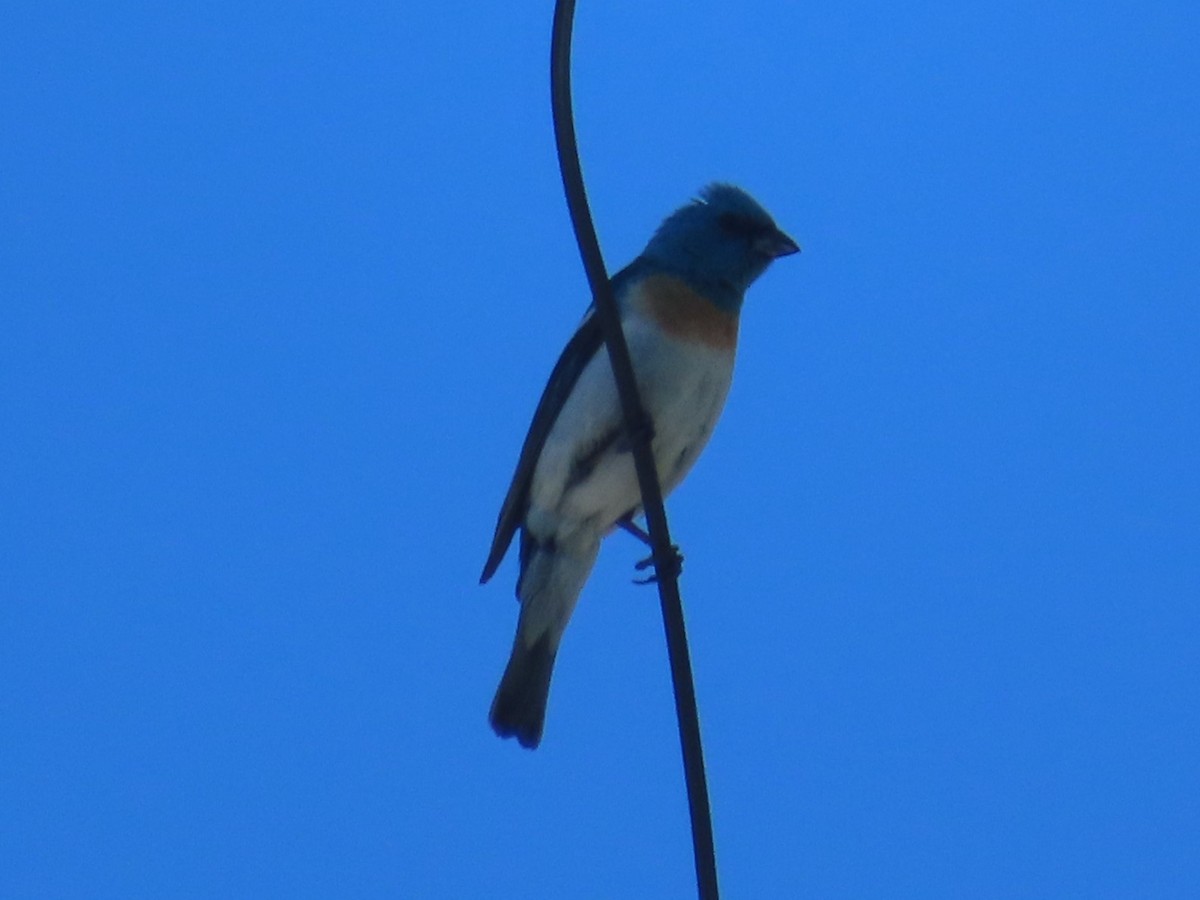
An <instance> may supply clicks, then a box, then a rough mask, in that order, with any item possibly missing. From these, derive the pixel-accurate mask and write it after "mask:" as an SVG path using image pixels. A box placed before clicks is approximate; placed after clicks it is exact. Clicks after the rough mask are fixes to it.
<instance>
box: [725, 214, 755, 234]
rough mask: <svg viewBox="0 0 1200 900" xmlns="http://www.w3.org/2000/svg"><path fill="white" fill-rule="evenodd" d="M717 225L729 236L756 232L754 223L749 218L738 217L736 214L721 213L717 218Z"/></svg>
mask: <svg viewBox="0 0 1200 900" xmlns="http://www.w3.org/2000/svg"><path fill="white" fill-rule="evenodd" d="M717 224H718V225H720V226H721V228H722V229H723V230H724V231H727V232H729V233H730V234H740V235H748V234H752V233H754V232H755V231H756V230H757V225H756V223H755V222H754V221H753V220H752V219H750V217H749V216H740V215H738V214H737V213H730V212H727V213H721V215H720V216H718V217H717Z"/></svg>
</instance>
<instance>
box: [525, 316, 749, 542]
mask: <svg viewBox="0 0 1200 900" xmlns="http://www.w3.org/2000/svg"><path fill="white" fill-rule="evenodd" d="M625 336H626V339H627V340H628V342H629V351H630V356H631V357H632V358H633V362H634V371H635V372H636V374H637V378H638V386H639V388H640V389H641V396H642V403H643V405H644V406H645V408H646V411H647V413H648V414H649V416H650V419H651V422H652V423H653V426H654V440H653V442H652V444H651V446H652V449H653V452H654V459H655V463H656V464H657V466H658V474H659V479H660V480H661V482H662V487H663V493H664V495H665V494H667V493H669V492H670V491H671V490H672V489H673V488H675V486H676V485H678V484H679V483H680V481H682V480H683V477H684V476H685V475H686V474H687V472H688V470H689V469H691V467H692V465H693V463H695V461H696V458H697V457H698V456H699V455H700V451H701V450H702V449H703V448H704V445H705V444H706V443H708V439H709V437H710V436H711V435H712V430H713V426H714V425H715V424H716V421H717V418H718V417H719V416H720V414H721V409H722V407H723V406H724V405H725V398H726V396H727V395H728V393H729V386H730V383H731V381H732V378H733V357H734V355H733V352H732V351H731V350H717V349H713V348H711V347H706V346H704V345H701V344H697V343H692V342H686V343H685V342H682V341H678V340H675V339H672V338H669V337H664V336H663V335H662V333H661V332H659V331H657V330H655V329H651V328H647V327H645V326H644V325H643V324H642V323H641V321H640V320H639V319H637V318H636V317H634V318H632V319H627V320H626V322H625ZM621 423H622V419H621V409H620V403H619V400H618V398H617V391H616V384H615V382H614V381H613V377H612V368H611V366H610V364H609V360H608V353H607V352H605V351H604V350H603V349H602V350H601V351H600V352H599V353H597V354H596V356H595V358H594V359H593V360H592V361H591V362H590V363H589V364H588V366H587V367H586V368H585V369H584V370H583V372H582V373H581V374H580V377H579V381H578V383H577V384H576V386H575V390H574V391H573V392H572V394H571V397H570V399H569V400H568V401H567V403H566V404H565V406H564V407H563V410H562V412H561V413H560V414H559V417H558V420H557V421H556V423H555V425H554V428H553V429H552V430H551V432H550V435H549V436H548V438H547V440H546V445H545V447H544V448H543V450H542V455H541V458H540V459H539V461H538V466H537V470H536V472H535V473H534V477H533V484H532V485H531V491H530V510H529V514H528V516H527V517H526V522H527V524H528V525H529V527H530V528H532V529H533V531H534V533H535V534H538V535H539V536H541V537H551V536H554V537H556V538H557V539H559V540H569V539H570V538H571V537H572V536H575V535H577V536H578V537H580V538H583V539H594V538H595V537H597V536H599V535H602V534H603V533H605V532H606V531H608V530H609V529H610V528H611V527H612V526H613V524H614V523H615V522H616V521H617V519H618V518H620V517H621V516H623V515H625V514H626V513H629V512H630V511H631V510H635V509H637V508H639V507H640V506H641V493H640V491H639V489H638V483H637V475H636V473H635V471H634V466H633V457H632V454H630V453H629V452H628V445H627V443H626V441H625V438H624V433H623V431H619V433H617V432H618V430H620V429H622V424H621ZM605 442H607V443H605ZM593 448H599V449H597V450H596V452H595V453H592V452H591V451H592V450H593ZM581 460H583V461H585V462H587V463H589V465H586V466H583V465H581V464H580V463H581Z"/></svg>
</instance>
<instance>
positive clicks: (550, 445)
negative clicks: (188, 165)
mask: <svg viewBox="0 0 1200 900" xmlns="http://www.w3.org/2000/svg"><path fill="white" fill-rule="evenodd" d="M799 249H800V248H799V247H798V246H797V245H796V242H795V241H793V240H792V239H791V238H790V237H788V236H787V235H786V234H784V233H783V232H782V231H780V230H779V228H778V227H777V226H776V225H775V222H774V221H773V220H772V219H771V217H770V215H768V214H767V212H766V210H764V209H763V208H762V207H761V206H759V205H758V203H756V202H755V201H754V200H753V199H752V198H751V197H750V195H748V194H747V193H745V192H744V191H742V190H741V189H739V188H736V187H733V186H732V185H728V184H714V185H711V186H709V187H707V188H705V190H704V191H702V192H701V194H700V197H699V198H698V199H696V200H695V201H693V202H691V203H689V204H687V205H686V206H684V207H682V208H680V209H678V210H676V211H675V212H674V213H672V214H671V216H670V217H668V218H667V219H666V221H664V222H663V223H662V225H661V226H660V227H659V229H658V231H657V232H655V234H654V236H653V237H652V238H651V239H650V243H648V244H647V245H646V249H645V250H643V251H642V253H641V255H640V256H639V257H638V258H637V259H635V260H634V261H633V262H632V263H630V264H629V265H628V266H626V267H625V268H624V269H622V270H621V271H620V272H618V273H617V274H616V275H615V276H614V277H613V279H612V288H613V295H614V297H615V298H616V301H617V305H618V308H619V311H620V316H621V325H622V328H623V329H624V331H625V339H626V341H627V342H628V344H629V353H630V357H631V359H632V361H633V368H634V372H635V374H636V376H637V382H638V389H639V391H640V393H641V398H642V404H643V406H644V407H645V410H646V413H647V415H648V416H649V419H650V424H651V427H652V435H653V436H652V440H651V448H652V450H653V454H654V460H655V463H656V465H657V467H658V476H659V479H660V480H661V482H662V488H663V494H664V495H666V494H667V493H669V492H670V491H671V490H672V489H673V488H674V487H675V486H676V485H678V484H679V482H680V481H682V480H683V477H684V475H686V474H687V472H688V470H689V469H690V468H691V467H692V464H693V463H694V462H695V461H696V457H697V456H699V454H700V451H701V450H702V449H703V448H704V445H705V444H706V443H707V442H708V438H709V436H710V435H711V434H712V430H713V426H714V425H715V424H716V421H717V417H718V416H719V415H720V414H721V408H722V407H723V406H724V404H725V396H726V394H727V393H728V391H729V385H730V382H731V380H732V377H733V358H734V351H735V348H736V345H737V333H738V314H739V313H740V311H741V308H742V300H743V298H744V296H745V292H746V289H747V288H748V287H749V286H750V284H751V283H752V282H753V281H754V280H755V279H756V278H758V276H759V275H761V274H762V273H763V272H764V271H766V269H767V266H769V265H770V264H771V261H772V260H774V259H776V258H778V257H780V256H787V255H789V254H791V253H796V252H797V251H798V250H799ZM603 346H604V338H603V335H602V334H601V328H600V323H599V322H598V321H597V319H596V316H595V315H594V311H593V310H592V309H589V310H588V312H587V315H585V316H584V319H583V322H582V323H581V324H580V326H579V330H578V331H576V332H575V335H574V337H572V338H571V340H570V341H569V342H568V343H567V346H566V349H565V350H563V353H562V356H561V357H559V360H558V363H557V364H556V365H555V367H554V371H553V372H552V373H551V375H550V381H549V383H548V384H547V385H546V389H545V391H543V393H542V399H541V400H540V401H539V403H538V406H537V411H536V412H535V413H534V416H533V423H532V424H531V425H530V427H529V433H528V435H526V437H525V444H524V446H523V447H522V448H521V456H520V459H519V460H518V461H517V470H516V473H515V474H514V475H513V480H512V484H511V485H510V487H509V489H508V495H507V496H506V497H505V498H504V504H503V505H502V506H501V508H500V517H499V521H497V523H496V534H495V537H493V539H492V548H491V552H490V553H489V554H488V559H487V563H486V564H485V565H484V567H483V575H482V577H481V578H480V582H481V583H483V582H486V581H487V580H488V579H489V578H491V577H492V575H494V574H495V572H496V569H497V567H498V566H499V565H500V561H501V560H502V559H503V558H504V554H505V553H506V552H507V551H508V546H509V544H510V543H511V542H512V539H513V536H514V535H515V534H516V533H517V531H518V530H519V531H520V533H521V539H520V545H519V546H520V564H521V569H520V575H519V576H518V578H517V599H518V600H519V601H520V603H521V613H520V617H519V620H518V622H517V634H516V639H515V640H514V641H513V648H512V655H511V657H510V658H509V661H508V667H507V668H506V669H505V670H504V676H503V678H502V679H501V681H500V687H499V689H498V690H497V691H496V698H495V700H493V701H492V708H491V714H490V716H489V718H490V720H491V723H492V728H493V729H495V731H496V733H497V734H498V735H500V736H501V737H516V739H517V740H518V741H519V742H520V744H521V746H523V747H528V748H533V747H536V746H537V745H538V743H539V742H540V741H541V738H542V726H543V723H544V721H545V716H546V700H547V698H548V696H549V692H550V675H551V672H552V670H553V667H554V657H555V655H556V654H557V652H558V645H559V642H560V641H561V639H562V635H563V631H564V630H565V629H566V627H567V622H568V621H569V620H570V618H571V613H572V611H573V610H574V609H575V603H576V601H577V600H578V599H579V593H580V591H581V590H582V589H583V585H584V582H585V581H586V580H587V577H588V574H589V573H590V572H591V570H592V566H593V565H594V564H595V562H596V556H597V554H598V553H599V551H600V541H601V539H602V538H604V537H605V536H606V535H607V534H608V533H609V532H611V531H612V530H613V529H614V527H615V526H616V525H617V523H618V522H620V521H622V520H625V519H629V518H631V517H633V516H635V515H637V514H638V513H639V512H640V509H641V492H640V489H639V487H638V481H637V476H636V474H635V472H634V467H633V459H632V454H631V453H630V447H629V442H628V440H627V438H626V436H625V428H624V423H623V418H622V412H621V404H620V401H619V399H618V397H617V390H616V383H615V382H614V380H613V375H612V369H611V366H610V363H609V360H608V354H607V353H603V352H601V349H602V348H603Z"/></svg>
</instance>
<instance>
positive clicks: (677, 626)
mask: <svg viewBox="0 0 1200 900" xmlns="http://www.w3.org/2000/svg"><path fill="white" fill-rule="evenodd" d="M574 17H575V0H556V3H555V6H554V30H553V34H552V38H551V43H550V98H551V105H552V109H553V114H554V138H555V142H556V144H557V146H558V163H559V167H560V169H561V170H562V179H563V189H564V190H565V191H566V195H567V208H568V209H569V210H570V213H571V224H572V225H573V226H574V228H575V240H576V241H577V242H578V243H579V253H580V255H581V256H582V257H583V267H584V270H585V271H586V272H587V278H588V282H589V283H590V285H591V288H592V295H593V296H594V297H595V300H596V315H597V316H598V317H599V319H600V324H601V327H602V328H603V329H604V340H605V343H606V344H607V346H608V356H609V360H610V361H611V362H612V368H613V378H614V379H615V380H616V383H617V393H618V395H619V396H620V398H621V408H622V410H623V411H624V415H625V429H626V431H627V432H628V433H629V438H630V443H631V445H632V449H633V461H634V466H635V468H636V470H637V477H638V484H639V486H640V487H641V492H642V508H643V510H644V511H645V515H646V524H647V525H648V526H649V528H650V547H651V550H652V551H653V554H654V569H655V573H656V575H657V579H658V596H659V599H660V600H661V601H662V614H663V627H664V629H665V631H666V635H667V655H668V657H669V659H670V662H671V681H672V683H673V685H674V688H675V714H676V716H677V717H678V719H679V741H680V744H681V745H682V749H683V772H684V779H685V781H686V782H687V794H688V809H689V812H690V813H691V820H692V848H693V850H694V852H695V856H696V887H697V890H698V893H699V896H700V900H717V896H718V894H717V860H716V850H715V848H714V845H713V829H712V814H711V812H710V811H709V805H708V784H707V782H706V781H705V777H704V750H703V747H702V746H701V743H700V719H699V716H698V715H697V712H696V688H695V685H694V684H693V682H692V663H691V659H690V657H689V654H688V645H687V632H686V630H685V629H684V624H683V601H682V600H681V599H680V597H679V582H678V581H677V579H676V574H677V567H678V557H677V554H676V551H675V549H674V547H673V546H672V545H671V534H670V530H669V529H668V527H667V514H666V511H665V510H664V508H663V498H662V487H661V486H660V485H659V482H658V471H657V469H656V468H655V466H654V459H653V457H652V456H651V455H650V430H651V427H652V423H650V422H649V421H648V420H647V417H646V411H645V409H644V408H643V407H642V401H641V398H640V397H639V396H638V390H637V382H636V381H635V380H634V375H633V364H632V363H631V362H630V359H629V347H628V346H627V345H626V343H625V334H624V332H623V331H622V330H621V322H620V317H619V314H618V312H617V304H616V301H615V300H614V299H613V295H612V286H611V285H610V284H609V281H608V273H607V272H606V271H605V268H604V259H603V257H602V256H601V254H600V243H599V241H598V240H597V238H596V229H595V226H594V225H593V224H592V217H591V213H590V212H589V211H588V202H587V192H586V191H585V190H584V186H583V172H582V170H581V169H580V165H579V147H578V145H577V144H576V142H575V121H574V115H573V113H572V110H571V28H572V25H573V23H574Z"/></svg>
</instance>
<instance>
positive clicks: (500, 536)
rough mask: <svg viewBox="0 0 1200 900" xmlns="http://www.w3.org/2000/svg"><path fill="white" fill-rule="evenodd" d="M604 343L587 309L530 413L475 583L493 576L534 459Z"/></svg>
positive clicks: (525, 496) (519, 512) (522, 504)
mask: <svg viewBox="0 0 1200 900" xmlns="http://www.w3.org/2000/svg"><path fill="white" fill-rule="evenodd" d="M603 344H604V335H603V334H602V333H601V329H600V322H599V321H598V320H597V319H596V316H595V314H594V312H593V310H591V309H589V310H588V313H587V315H586V316H585V317H584V319H583V322H582V323H580V325H579V329H578V330H577V331H576V332H575V335H574V337H572V338H571V340H570V341H568V342H567V346H566V348H565V349H564V350H563V352H562V355H561V356H560V357H559V358H558V362H557V363H555V365H554V371H553V372H551V373H550V380H549V381H548V382H547V383H546V389H545V390H544V391H542V399H541V400H539V401H538V405H537V411H536V412H534V414H533V422H532V423H531V424H530V426H529V433H528V434H527V435H525V443H524V445H522V447H521V456H520V458H519V459H518V460H517V470H516V472H514V473H513V479H512V484H510V485H509V487H508V494H507V496H505V498H504V503H503V505H501V507H500V517H499V519H498V520H497V521H496V534H495V536H494V537H493V538H492V549H491V551H490V552H489V553H488V558H487V562H486V563H485V564H484V566H483V575H481V576H480V578H479V583H480V584H483V583H484V582H486V581H487V580H488V579H489V578H491V577H492V576H493V575H494V574H495V573H496V569H497V568H498V567H499V566H500V561H501V560H502V559H504V554H505V553H507V552H508V545H509V544H510V543H512V539H513V535H514V534H516V532H517V529H518V528H519V527H520V525H521V522H522V520H524V518H525V510H526V508H527V506H528V505H529V486H530V484H531V483H532V482H533V471H534V469H535V468H536V467H537V461H538V458H539V457H540V456H541V455H542V447H543V446H544V445H545V443H546V438H547V437H549V435H550V430H551V429H552V428H553V427H554V423H555V422H556V421H557V420H558V414H559V413H560V412H561V411H562V408H563V404H564V403H566V402H567V397H569V396H570V394H571V391H572V390H573V389H574V388H575V382H577V381H578V380H579V375H580V373H581V372H583V370H584V367H585V366H587V364H588V363H589V362H591V360H592V357H593V356H595V355H596V351H597V350H599V349H600V347H601V346H602V345H603Z"/></svg>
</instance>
